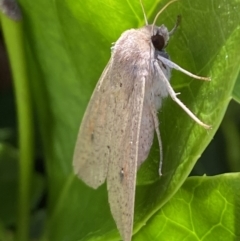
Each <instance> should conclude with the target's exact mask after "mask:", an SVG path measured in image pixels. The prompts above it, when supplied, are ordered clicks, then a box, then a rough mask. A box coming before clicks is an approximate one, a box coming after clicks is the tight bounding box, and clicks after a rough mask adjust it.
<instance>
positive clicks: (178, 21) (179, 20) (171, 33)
mask: <svg viewBox="0 0 240 241" xmlns="http://www.w3.org/2000/svg"><path fill="white" fill-rule="evenodd" d="M181 19H182V17H181V15H178V16H177V21H176V23H175V26H174V27H173V29H172V30H171V31H170V32H169V33H168V34H169V36H170V35H173V34H174V33H175V31H176V30H177V28H178V26H179V25H180V23H181Z"/></svg>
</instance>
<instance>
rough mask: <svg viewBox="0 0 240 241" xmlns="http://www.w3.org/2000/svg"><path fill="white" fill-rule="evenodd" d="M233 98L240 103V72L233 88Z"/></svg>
mask: <svg viewBox="0 0 240 241" xmlns="http://www.w3.org/2000/svg"><path fill="white" fill-rule="evenodd" d="M233 99H234V100H236V101H237V102H238V103H240V73H239V74H238V77H237V81H236V84H235V86H234V89H233Z"/></svg>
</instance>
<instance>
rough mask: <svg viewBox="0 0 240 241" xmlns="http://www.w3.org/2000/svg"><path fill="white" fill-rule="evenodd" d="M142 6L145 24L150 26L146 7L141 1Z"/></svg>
mask: <svg viewBox="0 0 240 241" xmlns="http://www.w3.org/2000/svg"><path fill="white" fill-rule="evenodd" d="M140 5H141V8H142V11H143V16H144V21H145V24H146V25H148V20H147V16H146V13H145V9H144V7H143V3H142V0H140Z"/></svg>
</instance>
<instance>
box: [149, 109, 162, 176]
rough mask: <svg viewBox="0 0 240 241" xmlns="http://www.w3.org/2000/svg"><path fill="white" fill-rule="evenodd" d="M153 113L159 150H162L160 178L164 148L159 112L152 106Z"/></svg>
mask: <svg viewBox="0 0 240 241" xmlns="http://www.w3.org/2000/svg"><path fill="white" fill-rule="evenodd" d="M151 112H152V116H153V122H154V127H155V131H156V134H157V139H158V144H159V150H160V153H159V155H160V163H159V170H158V172H159V176H162V164H163V150H162V149H163V148H162V139H161V135H160V129H159V121H158V116H157V112H156V109H155V108H154V107H153V106H151Z"/></svg>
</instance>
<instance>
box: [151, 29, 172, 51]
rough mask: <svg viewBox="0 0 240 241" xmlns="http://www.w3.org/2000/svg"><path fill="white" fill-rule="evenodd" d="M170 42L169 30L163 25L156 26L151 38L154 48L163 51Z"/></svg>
mask: <svg viewBox="0 0 240 241" xmlns="http://www.w3.org/2000/svg"><path fill="white" fill-rule="evenodd" d="M168 40H169V33H168V29H167V28H166V27H165V26H164V25H161V26H160V27H156V26H154V28H153V35H152V36H151V41H152V44H153V46H154V48H155V49H156V50H159V51H162V50H163V49H164V48H165V47H166V46H167V43H168Z"/></svg>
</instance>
